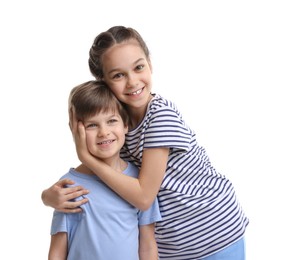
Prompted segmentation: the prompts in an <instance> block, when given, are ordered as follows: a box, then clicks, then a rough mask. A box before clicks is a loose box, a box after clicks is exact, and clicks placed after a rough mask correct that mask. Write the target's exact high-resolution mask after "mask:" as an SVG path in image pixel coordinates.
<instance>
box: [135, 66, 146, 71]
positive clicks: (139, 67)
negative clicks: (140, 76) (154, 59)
mask: <svg viewBox="0 0 286 260" xmlns="http://www.w3.org/2000/svg"><path fill="white" fill-rule="evenodd" d="M143 69H144V65H138V66H136V70H143Z"/></svg>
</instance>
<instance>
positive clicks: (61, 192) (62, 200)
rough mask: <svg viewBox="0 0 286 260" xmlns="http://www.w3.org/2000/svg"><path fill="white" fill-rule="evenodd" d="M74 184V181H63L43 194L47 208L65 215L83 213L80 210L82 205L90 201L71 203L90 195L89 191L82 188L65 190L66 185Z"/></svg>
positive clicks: (76, 187)
mask: <svg viewBox="0 0 286 260" xmlns="http://www.w3.org/2000/svg"><path fill="white" fill-rule="evenodd" d="M71 184H74V182H73V181H72V180H69V179H62V180H60V181H58V182H56V183H55V184H53V185H52V186H51V187H50V188H48V189H46V190H44V191H43V192H42V196H41V198H42V201H43V203H44V204H45V205H46V206H50V207H52V208H54V209H56V210H58V211H60V212H64V213H77V212H81V208H79V207H80V206H81V205H82V204H84V203H86V202H87V201H88V199H86V198H85V199H82V200H79V201H71V200H73V199H75V198H77V197H79V196H81V195H85V194H87V193H88V190H86V189H84V188H83V187H81V186H75V187H70V188H65V186H66V185H71Z"/></svg>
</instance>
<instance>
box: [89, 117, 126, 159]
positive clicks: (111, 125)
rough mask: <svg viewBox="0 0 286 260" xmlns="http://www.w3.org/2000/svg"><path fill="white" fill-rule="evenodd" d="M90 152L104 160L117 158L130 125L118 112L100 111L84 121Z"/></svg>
mask: <svg viewBox="0 0 286 260" xmlns="http://www.w3.org/2000/svg"><path fill="white" fill-rule="evenodd" d="M84 126H85V132H86V142H87V147H88V149H89V152H90V153H91V154H92V155H94V156H95V157H98V158H100V159H102V160H104V161H109V160H112V159H114V158H115V159H117V158H118V157H119V153H120V149H121V147H122V146H123V144H124V142H125V134H126V133H127V131H128V127H127V126H124V123H123V121H122V118H121V116H120V115H119V114H118V112H117V111H116V112H113V111H108V112H104V113H103V112H100V113H98V114H96V115H93V116H92V117H90V118H88V119H86V120H85V121H84Z"/></svg>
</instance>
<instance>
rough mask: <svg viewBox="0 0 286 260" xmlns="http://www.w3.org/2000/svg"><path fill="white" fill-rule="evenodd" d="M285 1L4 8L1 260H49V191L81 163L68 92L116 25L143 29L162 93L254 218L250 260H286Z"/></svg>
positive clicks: (85, 75)
mask: <svg viewBox="0 0 286 260" xmlns="http://www.w3.org/2000/svg"><path fill="white" fill-rule="evenodd" d="M283 2H284V1H275V0H271V1H263V0H261V1H252V0H248V1H241V0H240V1H230V0H229V1H187V0H185V1H183V0H178V1H168V0H164V1H146V0H145V1H139V2H138V1H131V0H130V1H95V0H94V1H88V0H86V1H85V0H83V1H75V0H54V1H51V0H50V1H43V0H37V1H36V0H35V1H32V0H26V1H20V0H18V1H13V0H11V1H7V0H6V1H5V0H4V1H1V3H0V29H1V31H0V33H1V40H0V73H1V76H0V86H1V90H0V113H1V116H0V120H1V127H0V129H1V130H0V131H1V134H0V138H1V139H0V149H1V150H0V152H1V157H0V158H1V177H2V178H1V179H2V181H1V189H0V192H1V199H2V203H1V206H2V207H1V227H0V237H1V241H2V242H1V252H0V254H1V255H0V258H1V259H33V260H34V259H35V260H40V259H47V252H48V247H49V240H50V236H49V229H50V220H51V215H52V209H51V208H49V207H45V206H44V205H43V204H42V202H41V199H40V195H41V191H42V190H43V189H45V188H47V187H49V186H50V185H52V184H53V183H54V182H55V181H56V180H57V179H58V178H59V177H60V176H61V175H62V174H64V173H65V172H66V171H67V170H68V169H69V167H71V166H77V164H78V163H79V162H78V159H77V156H76V154H75V151H74V144H73V141H72V137H71V134H70V132H69V128H68V116H67V98H68V94H69V91H70V89H71V88H72V87H74V86H75V85H77V84H80V83H82V82H84V81H87V80H90V79H92V77H91V74H90V72H89V69H88V64H87V59H88V51H89V48H90V46H91V44H92V41H93V39H94V37H95V36H96V35H97V34H98V33H100V32H101V31H105V30H107V29H108V28H109V27H111V26H113V25H125V26H131V27H134V28H135V29H137V30H138V31H139V32H140V33H141V35H142V36H143V38H144V39H145V41H146V42H147V44H148V46H149V48H150V51H151V59H152V62H153V67H154V73H153V75H154V86H153V91H154V92H158V93H160V94H162V95H164V96H165V97H167V98H170V99H172V100H173V101H175V102H176V103H177V105H178V107H179V108H180V109H181V111H182V112H183V114H184V117H185V119H186V121H188V123H189V125H190V126H191V128H193V129H194V130H195V131H196V133H197V137H198V141H199V142H200V143H201V144H202V145H203V146H205V148H206V149H207V151H208V154H209V156H210V158H211V160H212V162H213V164H214V165H215V166H216V168H217V169H218V170H219V171H221V172H222V173H224V174H226V175H227V176H228V177H229V178H230V179H231V180H232V182H233V183H234V185H235V187H236V190H237V193H238V196H239V199H240V201H241V203H242V205H243V208H244V210H245V211H246V213H247V215H248V216H249V218H250V225H249V227H248V229H247V232H246V246H247V257H248V260H257V259H267V260H269V259H282V258H283V257H285V250H284V248H285V232H286V225H285V219H286V218H285V182H284V180H285V178H284V175H285V173H286V171H285V145H286V142H285V131H286V127H285V111H286V105H285V103H286V102H285V87H286V79H285V77H286V75H285V74H286V52H285V49H286V48H285V46H286V38H285V33H286V18H285V17H286V16H285V14H286V8H285V5H284V3H283ZM3 256H5V257H3Z"/></svg>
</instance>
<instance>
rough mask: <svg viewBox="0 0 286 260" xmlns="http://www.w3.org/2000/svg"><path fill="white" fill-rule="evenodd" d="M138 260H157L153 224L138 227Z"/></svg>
mask: <svg viewBox="0 0 286 260" xmlns="http://www.w3.org/2000/svg"><path fill="white" fill-rule="evenodd" d="M139 259H140V260H158V259H159V258H158V248H157V243H156V240H155V226H154V224H150V225H144V226H139Z"/></svg>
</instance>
